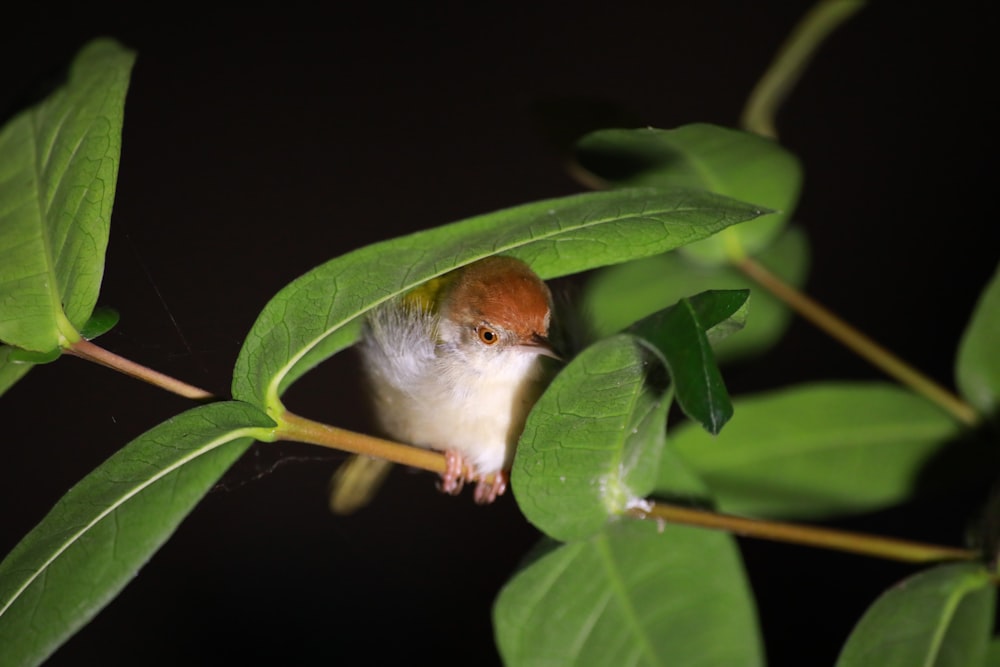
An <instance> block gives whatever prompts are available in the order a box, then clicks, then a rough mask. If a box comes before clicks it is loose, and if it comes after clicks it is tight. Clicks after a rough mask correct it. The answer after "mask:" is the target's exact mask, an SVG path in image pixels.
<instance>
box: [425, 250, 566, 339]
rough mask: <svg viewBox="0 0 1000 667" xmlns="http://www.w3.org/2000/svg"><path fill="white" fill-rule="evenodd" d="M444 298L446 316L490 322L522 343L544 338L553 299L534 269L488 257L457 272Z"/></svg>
mask: <svg viewBox="0 0 1000 667" xmlns="http://www.w3.org/2000/svg"><path fill="white" fill-rule="evenodd" d="M457 273H458V275H457V277H456V280H455V282H454V283H453V285H452V286H451V289H450V290H449V292H448V294H447V295H446V297H445V309H446V313H445V315H446V316H447V317H450V318H451V319H453V320H458V321H460V322H469V323H477V322H481V321H485V322H488V323H490V324H492V325H494V326H497V327H501V328H503V329H506V330H507V331H510V332H512V333H513V334H514V335H515V336H517V337H518V339H520V340H522V341H534V340H536V339H537V338H538V337H539V336H540V337H543V338H544V337H545V336H546V335H547V334H548V330H549V311H550V308H551V301H552V297H551V295H550V293H549V288H548V286H546V284H545V283H544V282H542V280H541V278H539V277H538V276H537V275H536V274H535V272H534V271H532V270H531V268H530V267H529V266H528V265H527V264H525V263H524V262H522V261H521V260H519V259H514V258H513V257H487V258H486V259H481V260H479V261H478V262H475V263H473V264H469V265H468V266H466V267H464V268H462V269H458V272H457Z"/></svg>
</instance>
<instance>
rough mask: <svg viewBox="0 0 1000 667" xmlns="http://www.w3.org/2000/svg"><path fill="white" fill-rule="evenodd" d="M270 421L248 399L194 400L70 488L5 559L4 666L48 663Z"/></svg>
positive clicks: (1, 587) (0, 634)
mask: <svg viewBox="0 0 1000 667" xmlns="http://www.w3.org/2000/svg"><path fill="white" fill-rule="evenodd" d="M273 426H274V424H273V422H272V421H271V420H270V419H268V418H267V417H266V416H265V415H264V414H263V413H261V412H260V411H259V410H257V409H256V408H254V407H252V406H250V405H247V404H245V403H237V402H228V403H216V404H212V405H206V406H201V407H197V408H194V409H193V410H190V411H188V412H185V413H183V414H181V415H178V416H177V417H175V418H173V419H171V420H169V421H166V422H164V423H162V424H160V425H159V426H156V427H155V428H153V429H151V430H150V431H147V432H146V433H145V434H143V435H141V436H139V437H138V438H136V439H135V440H133V441H132V442H131V443H129V444H128V445H126V446H125V447H124V448H123V449H121V450H120V451H119V452H117V453H116V454H115V455H113V456H112V457H111V458H109V459H108V460H107V461H106V462H104V463H103V464H102V465H100V466H99V467H98V468H96V469H95V470H94V471H93V472H92V473H90V474H89V475H88V476H87V477H85V478H84V479H83V480H81V481H80V482H79V483H78V484H77V485H76V486H74V487H73V488H72V489H70V491H69V492H68V493H67V494H66V495H65V496H63V497H62V499H61V500H60V501H59V502H58V503H57V504H56V506H55V507H53V508H52V511H51V512H49V514H48V515H47V516H46V517H45V518H44V519H42V521H41V523H39V524H38V525H37V526H36V527H35V528H34V529H33V530H32V531H31V532H30V533H28V535H27V536H25V538H24V539H23V540H21V542H20V543H19V544H18V545H17V546H16V547H14V550H13V551H11V553H10V554H8V556H7V557H6V558H5V559H4V560H3V562H2V563H0V646H2V647H3V650H2V651H0V666H2V667H12V666H13V665H35V664H38V663H40V662H42V661H43V660H44V659H45V658H46V657H47V656H49V655H50V654H51V653H52V652H53V651H54V650H55V649H56V648H58V646H59V645H60V644H61V643H62V642H64V641H65V640H66V639H67V638H68V637H70V636H71V635H72V634H73V633H74V632H76V631H77V630H78V629H79V628H80V627H81V626H83V625H84V624H85V623H86V622H87V621H88V620H90V619H91V618H92V617H93V616H94V615H95V614H96V613H97V612H98V611H100V609H101V608H102V607H104V606H105V605H106V604H107V603H108V602H109V601H111V599H112V598H113V597H114V596H115V595H116V594H117V593H118V592H119V591H120V590H121V589H122V588H124V586H125V585H126V584H127V583H128V582H129V581H130V580H131V579H132V578H133V577H135V575H136V572H138V570H139V568H140V567H141V566H142V565H143V563H145V562H146V561H147V560H149V558H150V557H151V556H152V554H153V553H154V552H155V551H156V550H157V549H158V548H159V547H160V545H162V544H163V543H164V542H165V541H166V540H167V538H168V537H169V536H170V535H171V534H172V533H173V532H174V530H175V529H176V527H177V526H178V524H180V522H181V520H182V519H183V518H184V517H185V516H186V515H187V514H188V513H189V512H190V511H191V509H192V508H193V507H194V506H195V504H196V503H197V502H198V501H199V500H200V499H201V497H202V496H203V495H205V493H206V492H207V491H208V490H209V489H210V488H211V487H212V485H213V484H214V483H215V482H216V480H218V478H219V477H220V476H221V475H222V473H223V472H224V471H225V470H226V469H227V468H228V467H229V466H230V464H232V462H233V461H235V460H236V458H237V457H239V456H240V454H242V453H243V451H244V450H246V448H247V447H248V446H249V445H250V443H251V442H252V440H253V438H254V437H257V438H265V437H267V434H268V433H269V431H270V428H271V427H273Z"/></svg>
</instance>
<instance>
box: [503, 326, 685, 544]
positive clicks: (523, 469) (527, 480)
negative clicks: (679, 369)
mask: <svg viewBox="0 0 1000 667" xmlns="http://www.w3.org/2000/svg"><path fill="white" fill-rule="evenodd" d="M648 371H649V368H648V365H647V364H646V363H645V361H644V359H643V353H642V348H641V347H640V345H639V344H638V342H637V340H636V339H635V338H633V337H632V336H627V335H621V336H615V337H613V338H606V339H604V340H602V341H599V342H597V343H595V344H594V345H591V346H590V347H588V348H587V349H585V350H584V351H583V352H581V353H580V354H579V355H578V356H577V357H576V358H575V359H573V361H571V362H570V363H569V365H567V366H566V367H565V368H564V369H563V370H562V371H561V372H560V373H559V375H557V376H556V378H555V380H553V382H552V384H551V385H549V388H548V389H547V390H546V391H545V393H544V394H543V395H542V397H541V398H540V399H539V400H538V402H537V403H536V404H535V407H534V409H533V410H532V411H531V414H530V415H529V416H528V421H527V423H526V424H525V427H524V432H523V433H522V435H521V440H520V442H519V444H518V447H517V454H516V455H515V457H514V465H513V469H512V471H511V487H512V489H513V490H514V496H515V497H516V498H517V502H518V505H519V506H520V508H521V511H522V512H523V513H524V516H525V517H526V518H527V519H528V521H530V522H531V523H533V524H534V525H535V526H536V527H537V528H538V529H539V530H541V531H542V532H544V533H545V534H547V535H549V536H551V537H554V538H556V539H558V540H562V541H569V540H575V539H581V538H585V537H589V536H590V535H593V534H594V533H595V532H597V531H599V530H601V529H602V528H603V526H604V525H605V524H606V523H607V522H608V520H609V518H614V517H617V516H618V515H620V514H621V513H622V512H623V511H625V510H626V509H628V508H629V507H630V506H631V505H632V504H633V503H634V502H636V501H637V500H638V499H641V498H643V497H644V496H646V495H647V494H648V493H649V492H650V491H651V490H652V488H653V484H654V483H655V481H656V469H657V456H658V454H659V450H660V449H661V448H662V446H663V442H664V437H665V429H666V415H667V410H668V408H669V401H667V400H665V399H663V398H662V397H660V396H658V394H657V392H655V391H653V390H652V389H650V388H649V387H648V386H647V381H646V378H647V373H648Z"/></svg>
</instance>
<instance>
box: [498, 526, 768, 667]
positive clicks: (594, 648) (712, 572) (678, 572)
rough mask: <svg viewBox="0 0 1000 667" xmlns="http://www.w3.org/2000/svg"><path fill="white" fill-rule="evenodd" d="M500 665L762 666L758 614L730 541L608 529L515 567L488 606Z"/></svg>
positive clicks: (672, 531) (678, 530)
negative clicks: (491, 607) (513, 574)
mask: <svg viewBox="0 0 1000 667" xmlns="http://www.w3.org/2000/svg"><path fill="white" fill-rule="evenodd" d="M493 625H494V632H495V635H496V639H497V647H498V648H499V650H500V654H501V656H502V657H503V661H504V664H505V665H507V666H508V667H531V666H535V665H538V666H541V665H545V666H546V667H554V666H556V665H621V666H622V667H630V666H633V665H684V666H685V667H751V666H754V665H763V664H764V657H763V648H762V642H761V639H760V633H759V630H758V628H757V618H756V610H755V608H754V602H753V596H752V594H751V591H750V586H749V583H748V582H747V579H746V575H745V574H744V572H743V566H742V563H741V562H740V556H739V552H738V550H737V549H736V546H735V542H734V540H733V539H732V538H731V537H729V536H728V535H723V534H721V533H715V532H711V531H706V530H699V529H695V528H687V527H682V526H672V525H667V526H665V527H663V529H662V533H659V532H658V531H657V526H656V525H655V523H652V522H639V521H627V522H623V523H620V524H616V525H612V526H608V527H607V528H605V530H604V531H603V532H601V533H600V534H597V535H594V536H593V537H591V538H590V539H588V540H585V541H582V542H574V543H572V544H567V545H563V546H562V547H559V548H557V549H555V550H553V551H550V552H549V553H548V554H546V555H544V556H542V557H541V558H539V559H538V560H536V561H534V562H533V563H531V564H530V565H529V566H528V567H526V568H525V569H523V570H521V571H520V572H518V573H517V575H516V576H515V577H514V578H513V579H511V580H510V581H509V582H507V585H506V586H505V587H504V588H503V590H501V592H500V595H499V597H498V598H497V601H496V603H495V605H494V608H493Z"/></svg>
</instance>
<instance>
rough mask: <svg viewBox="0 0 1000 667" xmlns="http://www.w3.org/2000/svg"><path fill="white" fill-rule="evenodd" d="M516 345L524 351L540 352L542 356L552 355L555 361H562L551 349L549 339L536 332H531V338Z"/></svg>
mask: <svg viewBox="0 0 1000 667" xmlns="http://www.w3.org/2000/svg"><path fill="white" fill-rule="evenodd" d="M518 347H519V348H521V349H522V350H524V351H525V352H531V353H533V354H540V355H542V356H544V357H552V358H553V359H555V360H557V361H562V357H560V356H559V355H558V354H556V353H555V351H554V350H553V349H552V343H550V342H549V339H548V338H546V337H545V336H543V335H541V334H538V333H534V334H531V338H530V339H528V340H526V341H525V342H523V343H521V344H520V345H518Z"/></svg>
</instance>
